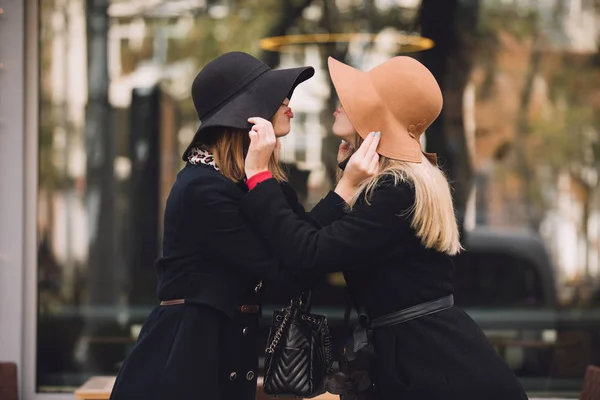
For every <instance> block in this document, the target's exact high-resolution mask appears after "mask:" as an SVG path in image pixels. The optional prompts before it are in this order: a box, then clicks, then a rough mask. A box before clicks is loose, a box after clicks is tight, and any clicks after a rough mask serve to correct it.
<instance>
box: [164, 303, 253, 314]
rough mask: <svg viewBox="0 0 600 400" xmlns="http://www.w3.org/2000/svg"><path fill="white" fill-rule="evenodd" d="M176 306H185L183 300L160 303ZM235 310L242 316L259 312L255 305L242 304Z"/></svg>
mask: <svg viewBox="0 0 600 400" xmlns="http://www.w3.org/2000/svg"><path fill="white" fill-rule="evenodd" d="M178 304H185V299H175V300H163V301H161V302H160V305H161V306H175V305H178ZM236 309H237V310H238V311H239V312H241V313H244V314H256V313H259V312H260V306H259V305H257V304H242V305H241V306H239V307H236Z"/></svg>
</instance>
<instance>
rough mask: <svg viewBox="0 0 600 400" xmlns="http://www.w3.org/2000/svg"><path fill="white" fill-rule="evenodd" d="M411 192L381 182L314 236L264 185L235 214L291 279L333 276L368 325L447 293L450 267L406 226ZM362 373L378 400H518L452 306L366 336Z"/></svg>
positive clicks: (515, 387) (272, 187)
mask: <svg viewBox="0 0 600 400" xmlns="http://www.w3.org/2000/svg"><path fill="white" fill-rule="evenodd" d="M414 201H415V194H414V188H413V187H412V186H411V185H409V184H407V183H400V184H398V185H397V186H395V185H394V184H393V183H392V182H390V181H385V182H383V183H382V184H380V186H379V187H378V188H376V190H375V191H374V194H373V197H372V199H371V204H370V205H368V204H366V203H365V202H364V200H360V201H359V202H358V203H357V205H356V206H355V208H354V210H353V211H352V212H351V213H349V214H348V215H346V216H345V217H343V218H342V219H340V220H338V221H336V222H334V223H332V224H331V225H329V226H327V227H325V228H322V229H319V228H315V227H313V226H311V225H309V224H307V223H306V222H305V221H303V220H302V219H301V218H298V216H297V215H295V214H294V213H293V211H292V210H291V209H290V207H289V206H288V204H287V202H286V199H285V196H284V194H283V192H282V191H281V189H280V187H279V185H277V183H276V182H275V181H274V180H267V181H265V182H263V183H260V184H259V185H258V186H257V187H256V188H254V189H253V190H252V191H251V192H250V193H248V194H247V195H246V196H244V199H243V200H242V210H243V212H244V214H246V216H247V217H248V218H249V220H250V221H251V222H252V224H253V225H254V226H256V228H257V229H258V230H259V232H260V233H261V234H262V236H263V237H264V238H265V239H266V240H267V241H268V243H269V245H270V247H271V249H272V250H273V251H274V252H275V254H276V256H277V257H278V258H279V259H280V261H281V262H282V263H284V264H285V265H284V267H285V268H289V269H290V270H292V271H294V272H295V273H296V274H298V275H299V276H307V275H308V276H314V275H319V274H325V273H328V272H334V271H340V270H343V271H344V274H345V276H346V281H347V285H348V290H349V291H350V294H351V297H352V298H353V300H354V302H355V303H356V304H360V305H363V306H366V308H367V312H368V313H369V315H370V317H371V318H376V317H379V316H382V315H385V314H388V313H391V312H394V311H399V310H401V309H405V308H407V307H410V306H413V305H416V304H420V303H424V302H427V301H430V300H435V299H438V298H440V297H443V296H446V295H449V294H452V293H453V285H452V275H453V269H454V266H453V262H452V260H451V258H450V257H449V256H447V255H446V254H443V253H440V252H437V251H435V250H430V249H426V248H425V247H424V246H423V245H422V244H421V242H420V240H419V239H418V238H417V237H416V235H415V232H414V230H413V229H412V228H411V227H410V218H411V215H410V211H409V210H410V209H411V207H412V206H413V204H414ZM373 344H374V348H375V353H376V356H375V360H374V362H373V363H372V370H371V375H372V378H373V381H374V383H375V387H376V391H377V393H378V397H379V398H380V399H386V400H388V399H389V400H400V399H402V400H425V399H426V400H437V399H439V400H480V399H486V400H519V399H526V398H527V397H526V395H525V393H524V391H523V389H522V387H521V385H520V383H519V381H518V380H517V379H516V377H515V376H514V374H513V373H512V371H511V370H510V369H509V368H508V366H507V365H506V364H505V363H504V361H503V360H502V359H501V358H500V357H499V356H498V354H497V353H496V351H495V350H494V348H493V347H492V346H491V344H490V343H489V341H488V340H487V338H486V336H485V335H484V333H483V332H482V331H481V329H480V328H479V327H478V326H477V325H476V324H475V322H474V321H473V320H472V319H471V318H470V317H469V316H467V314H465V313H464V312H463V311H462V310H461V309H460V308H458V307H452V308H450V309H447V310H445V311H442V312H439V313H436V314H433V315H429V316H425V317H422V318H419V319H415V320H412V321H409V322H405V323H403V324H399V325H393V326H389V327H386V328H381V329H378V330H375V331H374V333H373Z"/></svg>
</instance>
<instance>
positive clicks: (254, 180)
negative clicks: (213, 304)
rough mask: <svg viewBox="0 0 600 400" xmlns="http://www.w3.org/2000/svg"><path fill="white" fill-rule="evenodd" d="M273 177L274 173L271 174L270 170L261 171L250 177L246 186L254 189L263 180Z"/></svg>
mask: <svg viewBox="0 0 600 400" xmlns="http://www.w3.org/2000/svg"><path fill="white" fill-rule="evenodd" d="M272 177H273V175H271V172H270V171H263V172H259V173H258V174H254V175H252V176H251V177H250V178H248V180H247V181H246V186H248V189H250V190H252V189H254V188H255V187H256V185H258V184H259V183H261V182H262V181H266V180H267V179H271V178H272Z"/></svg>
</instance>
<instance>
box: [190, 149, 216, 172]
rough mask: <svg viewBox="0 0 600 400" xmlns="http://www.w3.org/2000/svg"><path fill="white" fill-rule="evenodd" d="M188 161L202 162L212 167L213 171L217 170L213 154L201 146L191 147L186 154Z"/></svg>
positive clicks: (192, 162) (195, 163) (191, 162)
mask: <svg viewBox="0 0 600 400" xmlns="http://www.w3.org/2000/svg"><path fill="white" fill-rule="evenodd" d="M188 161H189V163H190V164H192V165H198V164H204V165H208V166H211V167H213V168H214V169H215V171H219V166H218V165H217V163H216V161H215V156H213V154H212V153H211V152H210V150H206V149H203V148H201V147H192V149H191V150H190V153H189V155H188Z"/></svg>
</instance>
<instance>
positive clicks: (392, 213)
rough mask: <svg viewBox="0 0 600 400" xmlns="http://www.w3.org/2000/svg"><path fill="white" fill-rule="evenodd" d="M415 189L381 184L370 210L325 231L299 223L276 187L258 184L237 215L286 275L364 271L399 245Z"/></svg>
mask: <svg viewBox="0 0 600 400" xmlns="http://www.w3.org/2000/svg"><path fill="white" fill-rule="evenodd" d="M413 203H414V189H413V188H412V186H410V185H409V184H407V183H401V184H399V185H394V184H383V185H381V186H380V187H378V188H377V189H376V190H375V191H374V193H373V197H372V199H371V202H370V204H362V203H361V204H358V205H357V206H356V207H355V208H354V210H353V211H352V212H351V213H349V214H347V215H346V216H344V217H343V218H341V219H339V220H338V221H335V222H333V223H332V224H330V225H329V226H326V227H323V228H317V227H314V226H312V225H311V224H310V223H307V222H306V221H304V220H302V218H300V217H298V216H297V215H296V214H295V213H294V212H293V211H292V209H291V208H290V207H289V205H288V204H287V203H286V200H285V196H284V194H283V193H282V191H281V188H280V187H279V185H278V184H277V182H276V181H275V180H273V179H269V180H267V181H264V182H262V183H260V184H259V185H258V186H257V187H256V188H254V189H253V190H251V191H250V192H249V193H248V194H247V195H245V196H244V198H243V199H242V211H243V212H244V214H245V215H246V217H247V218H248V219H249V221H250V222H251V223H252V224H253V225H254V226H255V227H256V228H257V229H258V231H259V232H260V234H261V235H262V236H263V238H264V239H265V240H267V243H268V244H269V247H270V248H271V250H272V251H273V252H274V253H275V255H276V256H277V258H278V259H279V260H280V261H281V262H282V263H283V265H284V268H285V269H291V270H292V271H293V273H294V274H296V275H302V276H314V275H322V274H325V273H329V272H335V271H340V270H341V269H342V268H343V269H344V270H355V269H360V268H369V267H370V266H371V264H372V263H373V262H374V260H376V259H377V256H379V255H380V254H381V253H383V252H384V251H385V250H386V248H389V246H396V245H401V244H402V241H403V240H404V239H406V238H407V235H414V234H413V233H412V230H411V229H410V221H409V217H408V214H409V213H410V209H411V207H412V206H413Z"/></svg>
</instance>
